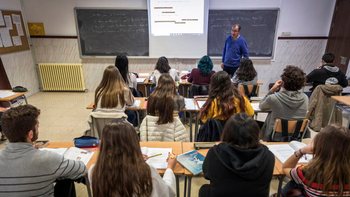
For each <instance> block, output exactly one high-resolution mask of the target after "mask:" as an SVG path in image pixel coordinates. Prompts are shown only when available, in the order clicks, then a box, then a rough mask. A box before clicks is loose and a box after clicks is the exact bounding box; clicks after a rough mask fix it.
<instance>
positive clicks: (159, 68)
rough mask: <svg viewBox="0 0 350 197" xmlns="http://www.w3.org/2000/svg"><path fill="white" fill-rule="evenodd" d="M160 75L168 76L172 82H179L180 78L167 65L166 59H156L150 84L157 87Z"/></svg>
mask: <svg viewBox="0 0 350 197" xmlns="http://www.w3.org/2000/svg"><path fill="white" fill-rule="evenodd" d="M162 74H169V75H170V76H171V78H173V80H174V81H180V77H179V75H178V74H177V72H176V70H175V69H172V68H171V67H170V65H169V61H168V58H166V57H164V56H162V57H160V58H159V59H158V61H157V64H156V67H155V71H154V75H153V79H152V82H153V83H155V84H156V86H157V85H158V80H159V78H160V76H161V75H162Z"/></svg>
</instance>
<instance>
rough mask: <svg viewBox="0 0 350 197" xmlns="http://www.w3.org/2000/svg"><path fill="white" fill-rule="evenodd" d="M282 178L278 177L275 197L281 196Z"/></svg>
mask: <svg viewBox="0 0 350 197" xmlns="http://www.w3.org/2000/svg"><path fill="white" fill-rule="evenodd" d="M283 178H284V176H283V175H282V176H279V177H278V179H279V182H278V188H277V196H281V190H282V183H283Z"/></svg>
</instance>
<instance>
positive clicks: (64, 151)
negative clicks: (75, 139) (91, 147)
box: [39, 147, 94, 165]
mask: <svg viewBox="0 0 350 197" xmlns="http://www.w3.org/2000/svg"><path fill="white" fill-rule="evenodd" d="M39 150H41V151H51V152H54V153H57V154H59V155H62V156H64V157H65V158H66V159H71V160H75V161H82V162H83V163H84V164H85V165H87V164H88V163H89V161H90V159H91V157H92V155H93V154H94V152H92V151H88V150H84V149H80V148H76V147H70V148H69V149H68V148H41V149H39Z"/></svg>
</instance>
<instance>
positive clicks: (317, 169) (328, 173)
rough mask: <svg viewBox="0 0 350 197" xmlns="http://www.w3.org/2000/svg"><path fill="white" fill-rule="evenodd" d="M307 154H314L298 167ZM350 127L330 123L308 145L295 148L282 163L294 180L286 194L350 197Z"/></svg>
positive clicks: (288, 175) (284, 189) (286, 188)
mask: <svg viewBox="0 0 350 197" xmlns="http://www.w3.org/2000/svg"><path fill="white" fill-rule="evenodd" d="M304 154H313V159H312V160H310V162H309V164H308V165H306V166H298V167H296V165H297V163H298V161H299V159H300V158H301V157H303V155H304ZM349 166H350V130H349V129H347V128H345V127H342V126H336V125H328V126H326V127H325V128H324V129H323V130H321V131H320V132H319V133H318V134H317V135H316V136H315V138H314V140H313V142H312V143H311V144H309V145H308V146H305V147H303V148H302V149H299V150H298V151H295V153H294V155H292V156H290V158H289V159H288V160H287V161H286V162H285V163H284V164H283V167H282V169H283V173H284V174H285V175H286V176H287V177H288V178H290V179H291V181H290V182H289V183H287V184H286V186H285V187H284V188H283V189H282V195H283V196H284V197H286V196H298V197H305V196H315V197H318V196H322V197H323V196H338V197H340V196H350V189H349V186H350V185H349V184H350V168H349Z"/></svg>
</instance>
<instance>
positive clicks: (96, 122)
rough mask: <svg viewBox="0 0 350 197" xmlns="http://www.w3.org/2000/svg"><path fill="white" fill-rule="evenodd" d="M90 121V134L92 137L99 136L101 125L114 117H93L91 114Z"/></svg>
mask: <svg viewBox="0 0 350 197" xmlns="http://www.w3.org/2000/svg"><path fill="white" fill-rule="evenodd" d="M91 118H92V123H91V125H90V129H91V130H90V131H91V133H90V135H89V136H92V137H97V138H101V135H102V130H103V127H104V126H105V125H106V124H107V123H108V122H110V121H112V120H113V119H115V118H95V117H93V116H91Z"/></svg>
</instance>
